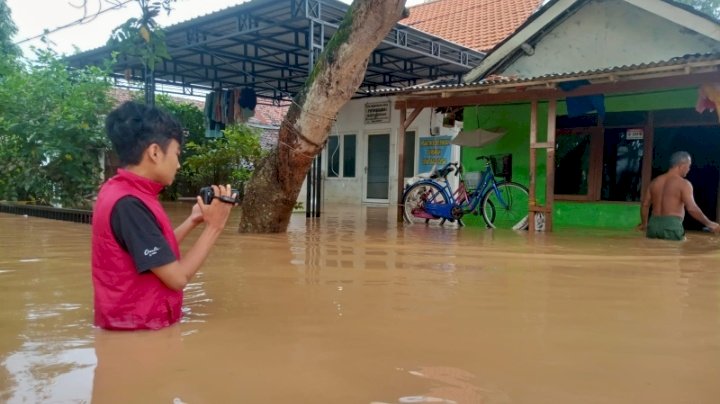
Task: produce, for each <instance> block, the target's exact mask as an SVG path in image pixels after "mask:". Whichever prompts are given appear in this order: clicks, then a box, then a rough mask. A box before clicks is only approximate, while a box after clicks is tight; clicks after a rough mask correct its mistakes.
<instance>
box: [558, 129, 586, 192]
mask: <svg viewBox="0 0 720 404" xmlns="http://www.w3.org/2000/svg"><path fill="white" fill-rule="evenodd" d="M591 140H592V133H591V132H589V131H584V132H578V133H573V132H571V131H565V132H559V133H558V134H557V136H556V140H555V193H556V194H559V195H587V194H588V182H589V179H590V149H591V147H590V145H591Z"/></svg>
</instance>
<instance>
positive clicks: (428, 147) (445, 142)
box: [418, 136, 452, 173]
mask: <svg viewBox="0 0 720 404" xmlns="http://www.w3.org/2000/svg"><path fill="white" fill-rule="evenodd" d="M451 139H452V136H433V137H421V138H420V151H419V154H420V160H419V161H418V172H419V173H425V172H428V171H430V170H431V169H432V167H433V165H434V166H436V168H440V167H442V166H444V165H445V164H447V163H449V162H450V158H451V156H452V155H451V152H452V149H451V147H450V140H451Z"/></svg>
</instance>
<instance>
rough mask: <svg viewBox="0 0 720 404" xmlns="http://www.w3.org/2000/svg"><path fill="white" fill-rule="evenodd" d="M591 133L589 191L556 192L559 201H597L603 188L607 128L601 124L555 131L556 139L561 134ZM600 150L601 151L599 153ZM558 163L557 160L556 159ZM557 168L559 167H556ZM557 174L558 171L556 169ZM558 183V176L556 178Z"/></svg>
mask: <svg viewBox="0 0 720 404" xmlns="http://www.w3.org/2000/svg"><path fill="white" fill-rule="evenodd" d="M584 134H590V162H589V166H588V179H587V181H588V184H587V189H588V191H587V193H586V194H581V195H568V194H555V199H556V200H559V201H588V202H589V201H597V200H599V197H600V190H601V188H602V159H603V150H604V147H605V145H604V141H605V136H604V135H605V129H604V128H603V127H600V126H590V127H581V128H563V129H557V130H556V131H555V139H557V138H558V137H560V136H577V135H584ZM598 151H599V153H598ZM555 163H556V164H557V160H556V161H555ZM556 170H557V169H556ZM555 173H556V175H557V171H555ZM555 183H556V184H557V178H555Z"/></svg>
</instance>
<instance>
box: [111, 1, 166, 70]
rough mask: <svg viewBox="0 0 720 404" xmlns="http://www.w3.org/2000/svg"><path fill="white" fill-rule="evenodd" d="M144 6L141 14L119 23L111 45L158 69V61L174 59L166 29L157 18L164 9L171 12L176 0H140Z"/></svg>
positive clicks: (141, 6) (123, 53)
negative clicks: (168, 47) (156, 66)
mask: <svg viewBox="0 0 720 404" xmlns="http://www.w3.org/2000/svg"><path fill="white" fill-rule="evenodd" d="M136 1H137V3H138V5H139V6H140V10H141V16H140V18H130V19H128V20H127V21H125V23H123V24H122V25H120V26H118V27H116V28H115V29H114V30H113V32H112V34H111V35H110V39H109V40H108V46H110V47H111V48H113V49H115V50H116V51H118V52H119V53H120V55H122V56H128V57H137V58H139V59H140V60H141V61H142V63H143V66H145V67H146V68H147V69H148V70H149V71H151V72H152V71H155V64H156V63H158V62H161V61H163V60H167V59H170V54H169V53H168V50H167V45H166V44H165V32H164V31H163V30H162V28H160V26H159V25H158V24H157V21H156V20H155V18H156V17H157V16H158V15H160V11H161V10H163V9H164V10H165V11H167V12H168V13H169V12H170V10H171V3H172V2H174V1H176V0H162V1H151V0H136Z"/></svg>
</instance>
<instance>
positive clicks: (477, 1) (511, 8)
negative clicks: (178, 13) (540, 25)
mask: <svg viewBox="0 0 720 404" xmlns="http://www.w3.org/2000/svg"><path fill="white" fill-rule="evenodd" d="M541 3H542V0H436V1H431V2H427V3H424V4H420V5H417V6H415V7H410V8H409V10H410V16H409V17H408V18H405V19H403V20H400V24H404V25H407V26H410V27H412V28H416V29H419V30H421V31H425V32H427V33H429V34H432V35H436V36H439V37H441V38H444V39H447V40H450V41H453V42H455V43H457V44H460V45H463V46H466V47H468V48H471V49H475V50H479V51H483V52H486V51H488V50H490V49H492V48H493V47H495V45H497V44H498V43H499V42H501V41H502V40H503V39H505V38H506V37H507V36H509V35H510V34H512V33H513V32H515V30H516V29H517V28H518V27H519V26H520V24H522V23H523V22H525V20H526V19H527V18H528V17H529V16H530V14H532V13H533V11H535V10H536V9H537V8H538V7H539V6H540V5H541Z"/></svg>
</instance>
